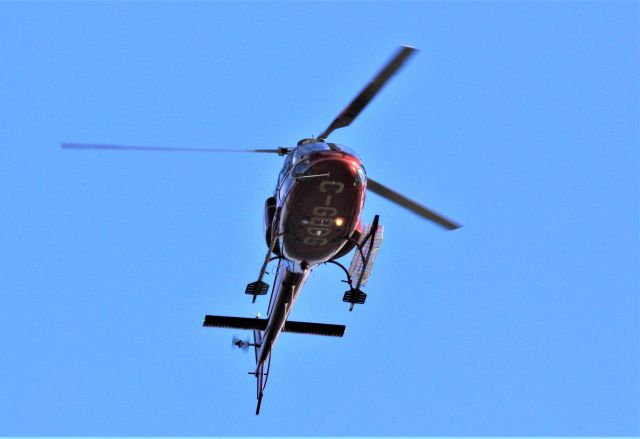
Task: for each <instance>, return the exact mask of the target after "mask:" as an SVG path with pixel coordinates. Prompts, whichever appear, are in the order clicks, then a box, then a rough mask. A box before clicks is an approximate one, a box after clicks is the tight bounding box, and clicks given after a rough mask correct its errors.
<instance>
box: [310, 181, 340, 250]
mask: <svg viewBox="0 0 640 439" xmlns="http://www.w3.org/2000/svg"><path fill="white" fill-rule="evenodd" d="M343 190H344V184H343V183H341V182H339V181H329V180H327V181H323V182H321V183H320V192H323V193H325V194H326V196H325V199H324V206H316V207H314V208H313V216H312V217H311V219H309V220H308V223H307V224H309V225H311V226H313V227H307V229H306V232H307V235H308V236H307V237H305V238H304V240H303V242H304V243H305V244H307V245H310V246H313V247H321V246H323V245H327V243H328V242H329V241H328V240H327V239H326V238H325V237H326V236H329V235H330V234H331V229H332V227H333V225H334V219H333V218H334V217H335V216H336V215H337V214H338V209H336V208H335V207H331V200H332V199H333V195H334V194H339V193H340V192H342V191H343Z"/></svg>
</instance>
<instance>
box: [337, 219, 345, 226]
mask: <svg viewBox="0 0 640 439" xmlns="http://www.w3.org/2000/svg"><path fill="white" fill-rule="evenodd" d="M343 224H344V218H340V217H338V218H336V226H338V227H340V226H341V225H343Z"/></svg>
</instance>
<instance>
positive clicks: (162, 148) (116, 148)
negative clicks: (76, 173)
mask: <svg viewBox="0 0 640 439" xmlns="http://www.w3.org/2000/svg"><path fill="white" fill-rule="evenodd" d="M60 146H62V148H63V149H98V150H112V151H161V152H259V153H273V154H279V155H286V154H287V153H288V152H289V149H288V148H277V149H221V148H175V147H170V146H137V145H105V144H99V143H62V144H61V145H60Z"/></svg>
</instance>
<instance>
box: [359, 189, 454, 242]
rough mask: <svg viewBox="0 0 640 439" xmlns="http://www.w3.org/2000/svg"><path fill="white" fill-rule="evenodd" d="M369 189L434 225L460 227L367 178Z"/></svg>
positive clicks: (449, 227) (449, 228)
mask: <svg viewBox="0 0 640 439" xmlns="http://www.w3.org/2000/svg"><path fill="white" fill-rule="evenodd" d="M367 189H369V190H370V191H371V192H374V193H376V194H378V195H380V196H382V197H384V198H386V199H387V200H389V201H392V202H394V203H396V204H399V205H400V206H402V207H405V208H407V209H409V210H410V211H412V212H414V213H416V214H418V215H420V216H421V217H423V218H426V219H428V220H430V221H433V222H434V223H436V224H438V225H440V226H442V227H444V228H445V229H448V230H455V229H457V228H459V227H461V226H460V224H457V223H455V222H453V221H451V220H450V219H448V218H446V217H444V216H442V215H440V214H439V213H437V212H434V211H433V210H430V209H427V208H426V207H424V206H423V205H421V204H418V203H416V202H415V201H413V200H410V199H409V198H407V197H405V196H404V195H402V194H400V193H398V192H396V191H394V190H393V189H390V188H388V187H386V186H384V185H382V184H380V183H378V182H377V181H375V180H372V179H370V178H367Z"/></svg>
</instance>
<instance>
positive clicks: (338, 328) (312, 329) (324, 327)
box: [282, 320, 345, 337]
mask: <svg viewBox="0 0 640 439" xmlns="http://www.w3.org/2000/svg"><path fill="white" fill-rule="evenodd" d="M344 330H345V326H344V325H330V324H327V323H308V322H292V321H291V320H288V321H287V322H285V324H284V328H283V329H282V332H294V333H296V334H313V335H328V336H330V337H342V336H343V335H344Z"/></svg>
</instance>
